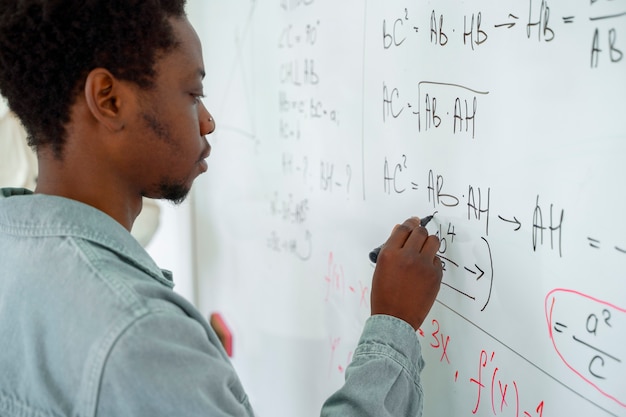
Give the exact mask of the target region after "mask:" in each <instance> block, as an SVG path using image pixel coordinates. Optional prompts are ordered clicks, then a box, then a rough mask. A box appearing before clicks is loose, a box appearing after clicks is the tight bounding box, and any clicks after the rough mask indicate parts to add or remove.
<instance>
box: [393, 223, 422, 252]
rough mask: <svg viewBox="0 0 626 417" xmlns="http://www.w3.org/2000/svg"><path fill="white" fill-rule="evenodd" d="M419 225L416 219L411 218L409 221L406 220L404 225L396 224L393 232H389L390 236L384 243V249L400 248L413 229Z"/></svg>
mask: <svg viewBox="0 0 626 417" xmlns="http://www.w3.org/2000/svg"><path fill="white" fill-rule="evenodd" d="M419 224H420V219H419V218H417V217H411V218H410V219H406V220H405V221H404V223H402V224H397V225H396V226H395V227H394V228H393V231H392V232H391V236H389V239H387V242H385V247H388V248H394V249H395V248H401V247H403V246H404V245H405V243H406V241H407V239H408V238H409V236H411V233H412V232H413V229H415V228H416V227H418V226H419Z"/></svg>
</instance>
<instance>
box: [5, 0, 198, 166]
mask: <svg viewBox="0 0 626 417" xmlns="http://www.w3.org/2000/svg"><path fill="white" fill-rule="evenodd" d="M185 3H186V1H185V0H0V94H2V95H3V96H5V97H6V99H7V100H8V102H9V107H10V108H11V110H13V111H14V112H15V113H16V114H17V115H18V117H19V118H20V119H21V121H22V124H23V125H24V127H25V128H26V130H27V132H28V143H29V145H31V146H32V147H33V148H35V149H37V148H38V147H41V146H51V148H52V149H53V151H54V154H55V156H56V157H57V158H61V157H62V152H63V144H64V142H65V137H66V131H65V125H66V124H67V123H68V122H69V119H70V108H71V106H72V105H73V104H74V102H75V100H76V97H77V95H78V94H79V92H80V91H82V89H83V88H84V84H85V79H86V77H87V75H88V74H89V72H90V71H91V70H92V69H94V68H98V67H102V68H106V69H108V70H109V71H111V73H112V74H113V75H114V76H115V77H117V78H119V79H123V80H126V81H131V82H134V83H136V84H137V85H138V86H140V87H141V88H146V89H148V88H150V87H152V85H153V82H154V76H155V71H154V64H155V61H156V58H157V56H158V54H159V53H161V52H167V51H169V50H171V49H173V48H174V47H175V46H176V44H177V40H176V38H175V36H174V33H173V30H172V28H171V26H170V24H169V22H168V20H167V19H168V18H169V17H184V16H185Z"/></svg>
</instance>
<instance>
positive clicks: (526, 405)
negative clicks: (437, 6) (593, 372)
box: [418, 319, 550, 417]
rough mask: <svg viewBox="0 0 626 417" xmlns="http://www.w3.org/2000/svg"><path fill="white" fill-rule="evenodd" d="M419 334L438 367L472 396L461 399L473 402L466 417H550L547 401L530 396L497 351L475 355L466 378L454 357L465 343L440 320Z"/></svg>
mask: <svg viewBox="0 0 626 417" xmlns="http://www.w3.org/2000/svg"><path fill="white" fill-rule="evenodd" d="M418 334H419V335H420V337H421V338H422V339H423V340H422V346H427V347H428V348H430V349H431V350H432V351H433V352H436V353H435V357H439V363H440V364H441V366H442V367H443V368H444V369H446V370H447V371H444V372H451V375H450V378H451V380H452V381H453V383H454V384H461V385H462V388H463V389H464V390H466V391H468V392H472V393H473V394H472V395H469V396H463V397H462V398H471V401H472V402H471V403H469V402H468V403H467V404H465V405H464V408H465V410H466V415H480V416H486V415H493V416H514V417H549V416H550V414H548V413H545V412H544V410H545V409H546V402H545V400H544V399H543V398H534V397H532V396H530V395H528V394H527V392H526V391H527V387H525V385H524V384H523V383H521V382H519V380H518V378H516V377H515V373H516V370H514V369H510V366H508V367H507V364H506V363H505V362H502V361H500V360H499V354H498V352H496V351H495V350H487V349H482V350H480V352H476V356H475V358H476V362H475V364H476V366H475V370H474V371H473V372H472V373H471V374H470V375H463V374H462V372H461V371H459V370H458V368H457V366H458V363H457V362H458V361H459V359H458V358H456V357H455V356H454V353H453V352H454V350H455V348H460V345H459V347H457V346H456V345H457V343H461V344H462V341H461V342H458V341H457V339H456V338H454V337H453V336H452V335H450V334H449V333H448V332H447V330H446V329H445V328H444V325H443V324H442V323H441V322H440V321H439V320H437V319H432V320H431V321H430V322H429V323H425V325H423V326H422V327H421V328H420V329H419V330H418ZM470 413H471V414H470Z"/></svg>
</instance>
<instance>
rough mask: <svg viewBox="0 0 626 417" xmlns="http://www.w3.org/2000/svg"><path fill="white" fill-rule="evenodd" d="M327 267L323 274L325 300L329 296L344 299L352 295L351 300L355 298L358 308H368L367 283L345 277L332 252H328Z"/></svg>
mask: <svg viewBox="0 0 626 417" xmlns="http://www.w3.org/2000/svg"><path fill="white" fill-rule="evenodd" d="M327 268H328V269H327V272H326V275H325V276H324V282H325V285H326V292H325V296H324V301H325V302H328V301H329V300H330V299H331V297H335V298H338V299H340V300H344V301H345V300H346V298H347V297H352V299H353V300H357V302H358V306H359V308H365V309H369V294H370V287H369V285H365V284H364V283H363V282H362V281H356V282H350V281H349V280H348V279H347V278H346V274H345V272H344V268H343V264H341V263H339V262H337V261H336V260H335V255H334V254H333V252H330V253H329V254H328V266H327Z"/></svg>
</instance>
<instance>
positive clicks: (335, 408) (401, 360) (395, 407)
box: [321, 315, 424, 417]
mask: <svg viewBox="0 0 626 417" xmlns="http://www.w3.org/2000/svg"><path fill="white" fill-rule="evenodd" d="M423 367H424V360H423V359H422V354H421V347H420V344H419V341H418V338H417V334H416V333H415V331H414V330H413V328H412V327H411V326H410V325H409V324H408V323H406V322H404V321H403V320H400V319H397V318H395V317H391V316H384V315H376V316H372V317H370V318H369V319H368V320H367V322H366V323H365V327H364V329H363V333H362V335H361V339H360V341H359V344H358V346H357V349H356V351H355V354H354V357H353V360H352V363H351V364H350V365H349V366H348V368H347V369H346V380H345V383H344V385H343V387H342V388H340V389H339V390H338V391H337V392H336V393H334V394H333V395H332V396H331V397H330V398H329V399H328V400H327V401H326V403H325V404H324V406H323V408H322V412H321V416H322V417H339V416H341V417H370V416H371V417H415V416H421V415H422V409H423V391H422V387H421V383H420V377H419V375H420V372H421V371H422V369H423Z"/></svg>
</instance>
